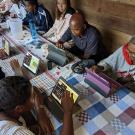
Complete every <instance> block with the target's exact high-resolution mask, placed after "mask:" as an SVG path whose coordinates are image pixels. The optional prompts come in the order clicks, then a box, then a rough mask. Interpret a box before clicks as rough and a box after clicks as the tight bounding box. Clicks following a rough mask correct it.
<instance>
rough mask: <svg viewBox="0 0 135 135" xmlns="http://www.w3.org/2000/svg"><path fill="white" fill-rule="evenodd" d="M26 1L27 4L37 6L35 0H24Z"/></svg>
mask: <svg viewBox="0 0 135 135" xmlns="http://www.w3.org/2000/svg"><path fill="white" fill-rule="evenodd" d="M26 2H28V3H29V4H31V5H34V6H36V7H37V6H38V1H37V0H26Z"/></svg>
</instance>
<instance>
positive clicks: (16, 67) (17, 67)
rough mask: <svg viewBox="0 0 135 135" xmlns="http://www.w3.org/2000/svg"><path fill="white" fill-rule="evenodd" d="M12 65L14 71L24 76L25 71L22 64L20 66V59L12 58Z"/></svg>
mask: <svg viewBox="0 0 135 135" xmlns="http://www.w3.org/2000/svg"><path fill="white" fill-rule="evenodd" d="M10 65H11V67H12V69H13V71H14V72H15V75H18V76H23V71H22V69H21V66H20V64H19V62H18V60H16V59H13V60H11V61H10Z"/></svg>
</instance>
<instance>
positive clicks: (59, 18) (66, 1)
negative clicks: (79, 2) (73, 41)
mask: <svg viewBox="0 0 135 135" xmlns="http://www.w3.org/2000/svg"><path fill="white" fill-rule="evenodd" d="M74 12H75V10H74V9H73V8H71V5H70V0H57V1H56V14H55V23H54V25H53V27H52V28H51V29H50V30H49V31H48V32H47V33H46V34H45V35H44V36H45V37H46V38H47V39H48V40H50V41H52V42H54V43H56V42H58V41H59V40H60V39H61V37H62V36H63V34H64V33H65V32H66V30H67V29H68V27H69V22H70V18H71V16H72V14H73V13H74Z"/></svg>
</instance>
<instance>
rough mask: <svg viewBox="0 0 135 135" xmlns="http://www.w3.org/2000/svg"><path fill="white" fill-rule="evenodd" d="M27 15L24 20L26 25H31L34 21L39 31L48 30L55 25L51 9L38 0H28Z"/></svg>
mask: <svg viewBox="0 0 135 135" xmlns="http://www.w3.org/2000/svg"><path fill="white" fill-rule="evenodd" d="M26 8H27V11H28V13H27V15H26V18H25V19H24V20H23V22H24V25H29V22H30V21H33V22H34V23H35V25H36V29H37V31H44V32H47V31H48V30H49V29H50V28H51V27H52V25H53V20H52V17H51V15H50V13H49V11H48V10H47V9H46V8H44V7H43V6H41V5H39V4H38V2H37V1H36V0H27V1H26Z"/></svg>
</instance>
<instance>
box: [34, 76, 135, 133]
mask: <svg viewBox="0 0 135 135" xmlns="http://www.w3.org/2000/svg"><path fill="white" fill-rule="evenodd" d="M47 78H48V76H47V75H46V74H42V75H40V76H38V77H36V78H34V82H35V84H36V86H37V87H40V86H42V87H44V90H46V89H47V88H49V87H51V86H54V83H55V82H54V81H52V80H51V79H49V78H48V80H47V81H46V79H47ZM48 81H50V82H49V83H51V82H52V83H51V84H49V83H47V82H48ZM67 81H68V82H69V83H70V84H71V85H73V86H74V87H75V88H76V90H77V92H78V93H79V94H80V96H81V99H80V100H79V102H78V104H79V105H80V106H81V110H80V111H78V112H77V113H75V114H74V115H73V122H74V133H75V135H135V94H134V93H132V92H130V91H129V90H127V89H126V88H123V89H120V90H118V91H117V92H116V93H115V94H113V95H112V96H111V97H109V98H104V97H103V96H101V95H100V94H99V93H97V92H96V91H95V90H94V89H92V88H91V87H90V86H89V85H87V84H86V83H85V82H84V76H83V75H77V74H74V75H72V76H70V77H69V78H67ZM49 85H50V86H49ZM45 88H46V89H45ZM53 121H55V129H56V135H57V134H59V133H60V131H61V129H62V125H61V123H59V122H58V121H57V120H56V119H55V118H53ZM56 123H57V124H56ZM56 125H57V126H56Z"/></svg>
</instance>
